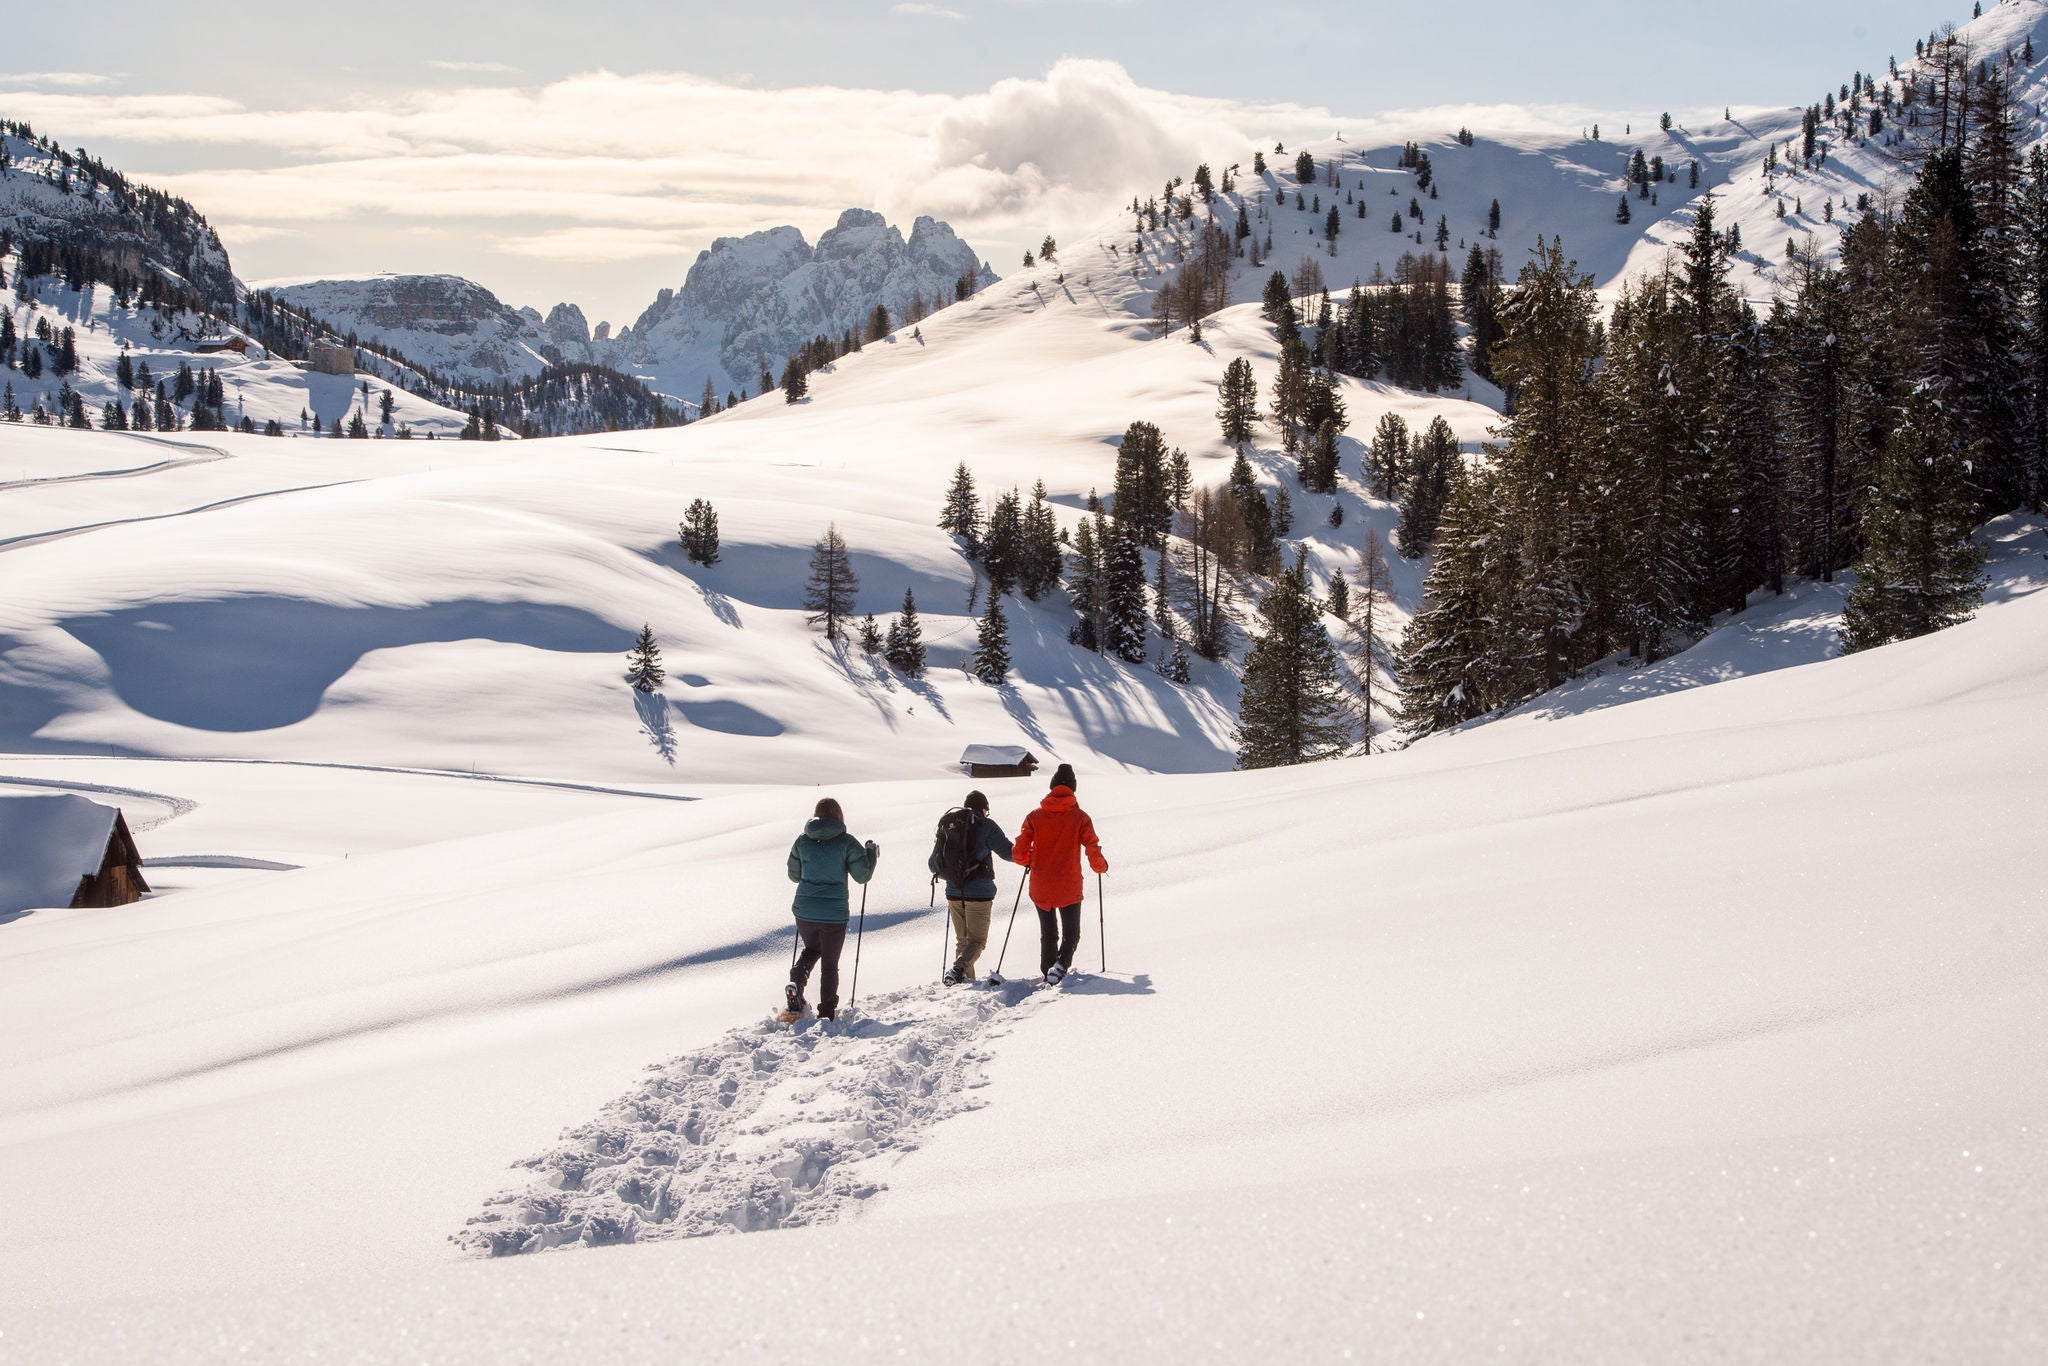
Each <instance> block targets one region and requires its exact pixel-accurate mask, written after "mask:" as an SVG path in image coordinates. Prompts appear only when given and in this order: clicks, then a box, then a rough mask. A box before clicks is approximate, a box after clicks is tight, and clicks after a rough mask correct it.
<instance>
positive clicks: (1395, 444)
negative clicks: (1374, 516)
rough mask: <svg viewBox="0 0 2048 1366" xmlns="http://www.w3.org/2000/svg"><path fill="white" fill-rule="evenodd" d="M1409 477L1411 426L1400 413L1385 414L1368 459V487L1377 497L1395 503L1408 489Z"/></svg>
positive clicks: (1366, 467) (1375, 433)
mask: <svg viewBox="0 0 2048 1366" xmlns="http://www.w3.org/2000/svg"><path fill="white" fill-rule="evenodd" d="M1408 476H1409V458H1408V423H1407V422H1406V421H1405V420H1403V418H1402V417H1401V415H1400V414H1399V413H1391V412H1390V413H1382V414H1381V415H1380V425H1379V426H1378V427H1376V428H1374V430H1373V434H1372V449H1371V450H1370V451H1368V452H1367V453H1366V457H1365V479H1366V487H1368V488H1369V489H1371V490H1372V496H1373V497H1375V498H1377V499H1379V500H1380V501H1382V502H1392V501H1393V500H1394V498H1395V497H1397V496H1398V495H1399V494H1400V493H1401V492H1402V491H1403V490H1405V489H1406V488H1407V486H1408Z"/></svg>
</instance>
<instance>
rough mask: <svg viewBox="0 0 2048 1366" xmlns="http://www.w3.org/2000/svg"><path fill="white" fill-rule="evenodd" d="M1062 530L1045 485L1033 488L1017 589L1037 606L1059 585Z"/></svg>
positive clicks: (1019, 553)
mask: <svg viewBox="0 0 2048 1366" xmlns="http://www.w3.org/2000/svg"><path fill="white" fill-rule="evenodd" d="M1060 558H1061V556H1060V526H1059V520H1058V518H1056V517H1055V516H1054V515H1053V510H1052V504H1051V503H1049V502H1047V501H1046V496H1045V481H1044V480H1043V479H1040V480H1039V481H1038V482H1037V483H1035V484H1033V485H1032V487H1031V502H1030V504H1029V505H1028V506H1027V507H1026V508H1025V509H1024V525H1023V537H1022V545H1021V548H1020V550H1019V552H1018V557H1017V586H1018V587H1019V588H1021V589H1022V590H1023V592H1024V596H1025V597H1027V598H1030V599H1031V600H1032V601H1033V602H1036V601H1037V600H1038V599H1039V598H1041V597H1043V596H1045V594H1046V593H1048V592H1050V591H1051V590H1052V589H1053V588H1055V587H1057V586H1058V584H1059V581H1060Z"/></svg>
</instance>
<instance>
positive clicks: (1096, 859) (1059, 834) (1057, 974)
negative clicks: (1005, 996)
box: [1011, 764, 1109, 984]
mask: <svg viewBox="0 0 2048 1366" xmlns="http://www.w3.org/2000/svg"><path fill="white" fill-rule="evenodd" d="M1083 849H1086V850H1087V851H1088V866H1089V867H1091V868H1093V869H1094V870H1095V871H1096V872H1098V873H1106V872H1108V871H1109V860H1107V859H1105V858H1104V857H1103V856H1102V846H1101V845H1100V844H1099V843H1097V842H1096V839H1095V822H1094V821H1092V820H1090V819H1088V813H1087V812H1086V811H1083V810H1082V809H1081V804H1080V803H1079V802H1077V801H1075V800H1074V766H1073V765H1072V764H1061V765H1060V766H1059V767H1058V768H1057V769H1055V770H1054V771H1053V775H1052V791H1050V792H1048V793H1046V794H1045V800H1044V801H1042V802H1040V803H1039V804H1038V808H1037V809H1036V810H1034V811H1033V812H1032V813H1031V814H1030V815H1028V816H1026V817H1025V818H1024V828H1023V829H1021V830H1019V831H1018V832H1017V841H1016V844H1015V845H1014V846H1013V847H1012V849H1011V857H1012V858H1013V859H1014V861H1016V862H1017V863H1021V864H1023V865H1024V866H1026V867H1027V868H1029V869H1030V870H1031V904H1032V905H1033V906H1035V907H1037V908H1038V970H1039V972H1041V973H1043V974H1044V975H1045V980H1046V981H1047V982H1048V983H1054V984H1056V983H1058V981H1059V980H1060V979H1061V978H1062V977H1065V976H1066V975H1067V973H1068V972H1070V971H1072V970H1073V966H1074V950H1075V949H1077V948H1079V947H1080V944H1081V899H1082V898H1083V897H1084V896H1085V895H1086V892H1085V891H1084V885H1085V884H1084V883H1083V882H1082V880H1081V851H1082V850H1083Z"/></svg>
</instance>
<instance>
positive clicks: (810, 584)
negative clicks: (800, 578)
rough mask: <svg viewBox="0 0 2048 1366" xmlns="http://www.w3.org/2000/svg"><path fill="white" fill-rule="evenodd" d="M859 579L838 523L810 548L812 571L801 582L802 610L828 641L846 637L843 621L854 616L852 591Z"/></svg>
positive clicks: (857, 585)
mask: <svg viewBox="0 0 2048 1366" xmlns="http://www.w3.org/2000/svg"><path fill="white" fill-rule="evenodd" d="M859 591H860V579H859V577H858V576H856V575H855V574H854V572H853V556H852V554H851V553H849V552H848V550H847V548H846V541H845V539H844V538H843V537H841V536H840V534H839V524H838V523H837V522H834V523H832V524H831V525H829V526H827V527H826V528H825V534H824V536H823V537H821V538H820V539H819V540H818V542H817V543H816V544H815V545H813V546H812V547H811V572H810V577H809V578H808V579H807V580H806V581H805V583H804V610H805V611H806V612H808V613H810V616H809V617H808V618H806V620H808V621H809V622H810V624H811V625H813V626H819V625H822V626H824V628H825V638H826V639H827V640H834V641H836V640H841V639H843V638H844V637H845V626H844V623H845V621H846V618H848V617H850V616H852V615H853V601H854V594H855V593H857V592H859Z"/></svg>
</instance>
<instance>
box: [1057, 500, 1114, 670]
mask: <svg viewBox="0 0 2048 1366" xmlns="http://www.w3.org/2000/svg"><path fill="white" fill-rule="evenodd" d="M1106 527H1107V523H1106V522H1105V520H1104V518H1103V517H1102V515H1101V514H1100V513H1097V514H1095V515H1093V516H1090V517H1084V518H1082V519H1081V525H1080V527H1079V529H1078V530H1076V531H1075V532H1074V553H1073V557H1072V560H1071V562H1070V566H1069V569H1068V572H1067V592H1068V593H1069V594H1071V595H1072V597H1073V599H1074V610H1075V612H1077V613H1078V614H1079V616H1080V620H1079V621H1077V622H1076V623H1075V624H1074V629H1073V632H1072V633H1071V635H1070V637H1069V638H1070V639H1071V640H1072V641H1073V642H1074V643H1075V644H1076V645H1079V646H1081V647H1082V648H1083V649H1088V650H1094V651H1095V652H1096V653H1098V654H1100V653H1101V652H1102V635H1103V632H1102V628H1101V625H1100V623H1101V620H1102V597H1103V588H1102V546H1101V544H1100V540H1099V538H1098V537H1097V535H1096V532H1097V530H1098V528H1103V529H1105V530H1106Z"/></svg>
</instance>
